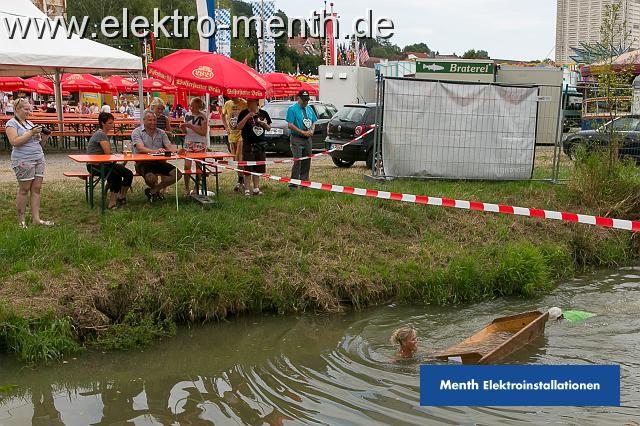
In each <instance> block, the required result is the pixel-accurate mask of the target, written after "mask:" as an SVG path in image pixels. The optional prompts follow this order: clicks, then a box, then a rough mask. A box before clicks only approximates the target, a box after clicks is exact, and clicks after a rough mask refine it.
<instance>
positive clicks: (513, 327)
mask: <svg viewBox="0 0 640 426" xmlns="http://www.w3.org/2000/svg"><path fill="white" fill-rule="evenodd" d="M548 319H549V313H548V312H545V313H544V314H543V313H541V312H539V311H532V312H525V313H523V314H518V315H511V316H508V317H502V318H497V319H495V320H493V322H492V323H491V324H489V325H487V326H486V327H484V328H483V329H482V330H480V331H478V332H477V333H475V334H474V335H473V336H471V337H469V338H467V339H466V340H463V341H462V342H460V343H458V344H457V345H454V346H451V347H450V348H448V349H446V350H444V351H441V352H437V353H435V354H433V355H432V356H433V357H435V358H437V359H440V360H444V361H446V360H448V358H450V357H460V358H461V359H462V363H463V364H495V363H497V362H499V361H500V360H502V359H503V358H505V357H507V356H508V355H510V354H512V353H514V352H516V351H518V350H520V349H522V348H523V347H524V346H525V345H527V344H528V343H530V342H531V341H533V340H534V339H535V338H537V337H538V336H541V335H542V334H543V333H544V327H545V325H546V324H547V320H548Z"/></svg>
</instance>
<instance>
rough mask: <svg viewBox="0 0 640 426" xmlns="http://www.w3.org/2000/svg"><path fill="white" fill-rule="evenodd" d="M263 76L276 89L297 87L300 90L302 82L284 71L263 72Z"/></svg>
mask: <svg viewBox="0 0 640 426" xmlns="http://www.w3.org/2000/svg"><path fill="white" fill-rule="evenodd" d="M262 77H263V78H264V79H265V80H267V81H268V82H269V83H271V84H272V85H273V88H274V90H279V89H297V90H300V86H302V82H301V81H299V80H296V79H295V78H293V77H291V76H290V75H289V74H285V73H282V72H271V73H268V74H262Z"/></svg>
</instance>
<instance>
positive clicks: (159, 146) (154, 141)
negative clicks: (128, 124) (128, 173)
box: [131, 111, 182, 203]
mask: <svg viewBox="0 0 640 426" xmlns="http://www.w3.org/2000/svg"><path fill="white" fill-rule="evenodd" d="M131 141H132V142H133V152H134V154H159V153H163V152H166V151H171V152H173V153H176V152H178V150H177V149H176V147H175V146H173V145H172V144H171V142H170V141H169V137H168V136H167V134H166V133H165V132H164V130H160V129H158V127H157V123H156V115H155V113H153V112H151V111H147V112H145V114H144V117H143V125H142V126H140V127H138V128H136V129H135V130H134V131H133V133H132V134H131ZM136 172H138V174H139V175H140V176H143V177H144V181H145V182H146V184H147V186H148V187H149V188H147V189H145V190H144V193H145V195H146V196H147V199H148V200H149V202H150V203H153V202H156V201H162V200H164V195H163V194H162V190H163V189H164V188H167V187H169V186H171V185H173V184H175V183H176V182H177V181H178V180H180V179H181V178H182V174H181V173H180V172H179V171H178V170H176V168H175V167H174V166H173V165H172V164H169V163H168V162H166V161H138V162H136ZM158 176H159V177H160V183H158Z"/></svg>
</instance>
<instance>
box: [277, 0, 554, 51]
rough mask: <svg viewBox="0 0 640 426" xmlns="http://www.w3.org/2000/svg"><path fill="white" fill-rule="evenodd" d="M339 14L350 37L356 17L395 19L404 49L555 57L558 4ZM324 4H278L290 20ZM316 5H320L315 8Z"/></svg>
mask: <svg viewBox="0 0 640 426" xmlns="http://www.w3.org/2000/svg"><path fill="white" fill-rule="evenodd" d="M334 3H335V10H336V11H337V12H338V13H339V14H340V16H341V29H340V30H341V35H345V34H348V33H350V32H351V31H352V30H351V26H352V23H353V20H354V17H357V16H364V15H366V9H367V8H370V9H372V10H373V12H374V16H376V17H377V16H387V17H389V18H391V19H392V20H393V21H394V23H395V27H396V34H395V36H394V37H393V39H392V41H393V42H394V43H395V44H397V45H399V46H400V47H404V46H405V45H407V44H411V43H415V42H425V43H427V45H428V46H429V47H430V48H431V49H433V50H438V51H440V53H442V54H445V53H447V54H450V53H457V54H459V55H460V54H462V53H464V52H465V51H466V50H468V49H484V50H487V51H488V52H489V54H490V55H491V57H493V58H500V59H521V60H532V59H544V58H545V57H550V58H553V56H554V52H555V50H554V43H555V20H556V0H366V1H363V0H350V1H339V0H336V1H335V2H334ZM323 4H324V3H323V2H321V1H317V0H313V1H310V2H302V1H300V0H276V7H277V8H279V9H282V10H284V11H285V12H286V13H287V15H288V16H293V15H297V16H309V15H310V13H311V10H312V9H313V8H319V9H321V8H322V6H323ZM316 5H318V6H316Z"/></svg>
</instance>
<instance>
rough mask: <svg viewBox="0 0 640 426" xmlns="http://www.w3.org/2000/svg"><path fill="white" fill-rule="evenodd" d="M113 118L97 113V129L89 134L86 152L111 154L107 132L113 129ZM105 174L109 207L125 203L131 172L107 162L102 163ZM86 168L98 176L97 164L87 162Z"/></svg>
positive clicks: (106, 113)
mask: <svg viewBox="0 0 640 426" xmlns="http://www.w3.org/2000/svg"><path fill="white" fill-rule="evenodd" d="M114 121H115V120H114V118H113V115H112V114H111V113H108V112H103V113H100V115H98V127H99V129H98V130H97V131H96V132H95V133H94V134H93V136H91V139H89V143H88V144H87V154H92V155H111V154H112V152H113V151H112V149H111V141H110V139H109V136H108V135H109V132H112V131H113V127H114ZM104 166H105V167H104V171H105V176H106V177H107V182H108V183H109V206H108V207H109V209H110V210H115V209H117V208H118V206H123V205H125V204H127V191H129V188H131V183H132V182H133V172H132V171H131V170H129V169H127V168H126V167H125V166H124V165H122V164H117V163H107V164H105V165H104ZM87 170H88V171H89V173H91V174H92V175H93V176H100V165H99V164H87Z"/></svg>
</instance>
